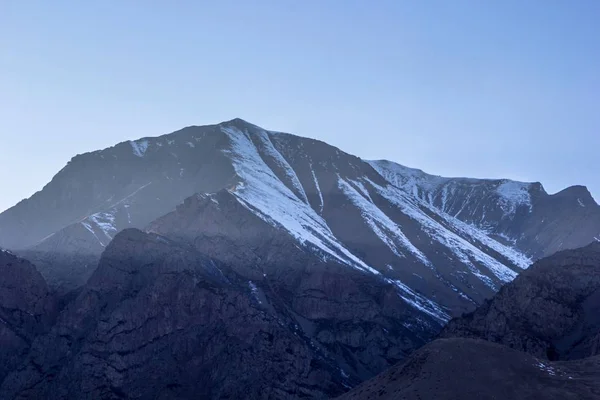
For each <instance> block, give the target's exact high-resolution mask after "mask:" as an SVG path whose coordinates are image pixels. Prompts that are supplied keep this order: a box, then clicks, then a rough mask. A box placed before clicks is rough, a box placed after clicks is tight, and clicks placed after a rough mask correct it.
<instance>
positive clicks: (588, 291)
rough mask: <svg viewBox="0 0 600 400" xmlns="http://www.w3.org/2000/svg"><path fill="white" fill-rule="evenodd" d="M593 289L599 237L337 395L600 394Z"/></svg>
mask: <svg viewBox="0 0 600 400" xmlns="http://www.w3.org/2000/svg"><path fill="white" fill-rule="evenodd" d="M599 294H600V243H594V244H591V245H590V246H587V247H585V248H582V249H576V250H568V251H563V252H560V253H557V254H555V255H553V256H550V257H548V258H545V259H543V260H540V261H539V262H537V263H536V264H535V265H533V266H532V267H531V268H530V269H529V270H527V271H526V272H524V273H522V274H521V275H520V276H519V277H518V278H517V279H515V280H514V281H513V282H512V283H510V284H508V285H506V286H505V287H504V288H502V289H501V290H500V292H499V293H498V294H497V295H496V296H495V297H494V298H493V299H492V300H491V301H488V302H486V303H485V304H484V305H482V306H481V307H479V308H478V309H477V310H476V311H475V312H473V313H471V314H469V315H466V316H464V317H462V318H457V319H454V320H452V321H451V322H450V323H449V324H448V326H447V327H446V328H445V329H444V330H443V332H442V334H441V336H442V337H444V338H441V339H437V340H435V341H433V342H432V343H430V344H428V345H426V346H424V347H423V348H422V349H420V350H418V351H416V352H415V353H414V354H412V355H411V356H410V357H409V358H408V360H407V361H406V362H404V363H400V364H398V365H397V366H394V367H392V368H391V369H390V370H388V371H386V372H384V373H383V374H381V375H379V376H378V377H376V378H374V379H372V380H370V381H368V382H366V383H363V384H362V385H360V386H359V387H357V388H355V389H353V390H352V391H351V392H349V393H348V394H346V395H344V396H342V397H341V399H344V400H349V399H355V400H363V399H364V400H366V399H429V398H435V399H471V398H477V399H499V398H507V399H523V400H525V399H557V400H558V399H599V398H600V380H599V379H598V378H599V377H600V356H598V355H597V354H599V351H598V337H599V335H600V324H599V318H598V315H600V314H599V313H598V310H599V308H600V296H599ZM482 339H484V340H482ZM492 342H495V343H492ZM556 360H565V361H556Z"/></svg>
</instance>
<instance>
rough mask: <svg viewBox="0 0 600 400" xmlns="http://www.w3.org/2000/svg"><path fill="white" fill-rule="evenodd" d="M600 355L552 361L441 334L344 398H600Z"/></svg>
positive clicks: (529, 399) (521, 399)
mask: <svg viewBox="0 0 600 400" xmlns="http://www.w3.org/2000/svg"><path fill="white" fill-rule="evenodd" d="M598 376H600V357H592V358H589V359H586V360H579V361H571V362H548V361H547V360H544V359H539V358H536V357H533V356H531V355H529V354H526V353H522V352H519V351H516V350H512V349H510V348H507V347H504V346H500V345H497V344H493V343H490V342H486V341H483V340H474V339H457V338H453V339H438V340H436V341H434V342H432V343H430V344H428V345H427V346H425V347H423V348H422V349H420V350H418V351H417V352H415V353H414V354H413V355H412V356H411V357H410V358H409V359H408V360H407V361H406V362H405V363H403V364H401V365H398V366H395V367H393V368H391V369H389V370H388V371H386V372H385V373H383V374H381V375H379V376H377V377H376V378H374V379H372V380H369V381H367V382H365V383H363V384H362V385H360V386H358V387H357V388H355V389H354V390H352V391H350V392H349V393H347V394H345V395H343V396H341V397H339V399H340V400H372V399H381V400H398V399H405V400H413V399H414V400H416V399H440V400H446V399H447V400H455V399H481V400H495V399H514V400H537V399H544V400H566V399H572V400H584V399H585V400H592V399H598V398H600V382H599V381H598Z"/></svg>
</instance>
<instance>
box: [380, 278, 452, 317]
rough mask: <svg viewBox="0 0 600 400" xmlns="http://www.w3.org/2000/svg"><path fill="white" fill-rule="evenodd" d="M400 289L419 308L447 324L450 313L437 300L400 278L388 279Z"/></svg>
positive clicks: (401, 294) (402, 295)
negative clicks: (431, 298)
mask: <svg viewBox="0 0 600 400" xmlns="http://www.w3.org/2000/svg"><path fill="white" fill-rule="evenodd" d="M386 281H387V282H389V283H391V284H393V285H395V286H396V287H397V288H398V289H399V290H400V293H399V295H400V297H402V299H403V300H404V301H406V302H407V303H408V304H409V305H411V306H412V307H413V308H416V309H417V310H419V311H421V312H423V313H425V314H427V315H429V316H431V317H433V318H434V319H435V320H437V321H438V322H440V323H442V324H445V323H446V322H448V321H449V320H450V315H449V314H448V313H447V312H446V311H444V309H443V308H442V307H441V306H440V305H439V304H437V303H436V302H434V301H432V300H429V299H428V298H427V297H425V296H422V295H420V294H419V293H417V292H415V291H414V290H412V289H411V288H409V287H408V286H406V285H405V284H404V283H402V282H401V281H399V280H392V279H386Z"/></svg>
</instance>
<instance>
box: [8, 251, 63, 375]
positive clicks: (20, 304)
mask: <svg viewBox="0 0 600 400" xmlns="http://www.w3.org/2000/svg"><path fill="white" fill-rule="evenodd" d="M0 276H1V277H2V279H0V360H1V362H0V382H1V381H2V380H3V379H4V377H5V376H6V375H7V374H8V373H9V372H10V371H12V370H13V369H14V368H15V367H16V366H17V365H18V364H19V363H20V361H21V359H22V357H24V356H25V355H26V354H27V352H28V351H29V348H30V346H31V343H32V342H33V340H34V339H35V337H36V336H38V335H40V334H43V333H45V332H46V331H48V330H49V329H50V327H51V326H52V323H53V321H54V318H55V316H56V313H57V304H56V302H55V299H54V298H53V297H52V295H51V294H50V293H49V290H48V287H47V285H46V282H44V279H43V278H42V276H41V275H40V273H39V272H37V271H36V269H35V267H34V266H33V265H31V264H30V263H29V262H28V261H26V260H23V259H21V258H18V257H16V256H15V255H13V254H11V253H9V252H7V251H4V250H0Z"/></svg>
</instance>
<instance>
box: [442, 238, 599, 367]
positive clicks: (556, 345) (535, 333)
mask: <svg viewBox="0 0 600 400" xmlns="http://www.w3.org/2000/svg"><path fill="white" fill-rule="evenodd" d="M599 316H600V242H596V243H593V244H591V245H589V246H587V247H585V248H582V249H576V250H566V251H562V252H559V253H557V254H555V255H553V256H551V257H548V258H545V259H542V260H540V261H538V262H537V263H536V264H535V265H534V266H533V267H531V268H530V269H529V270H527V271H525V272H523V273H522V274H521V275H520V276H519V277H518V278H517V279H515V280H514V281H513V282H512V283H511V284H510V285H507V286H505V287H504V288H502V289H501V290H500V292H499V293H498V294H497V295H496V296H495V297H494V298H493V299H492V300H491V301H487V302H485V303H484V304H483V305H482V306H481V307H479V308H478V309H477V310H476V311H475V312H473V313H470V314H468V315H466V316H464V317H462V318H458V319H456V320H453V321H452V322H451V323H450V324H449V325H448V326H447V327H446V328H445V329H444V331H443V333H442V336H446V337H454V336H460V337H478V338H483V339H486V340H489V341H493V342H497V343H501V344H504V345H506V346H510V347H512V348H514V349H517V350H520V351H524V352H527V353H530V354H533V355H535V356H537V357H541V358H546V359H549V360H573V359H580V358H585V357H589V356H593V355H598V354H600V317H599Z"/></svg>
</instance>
